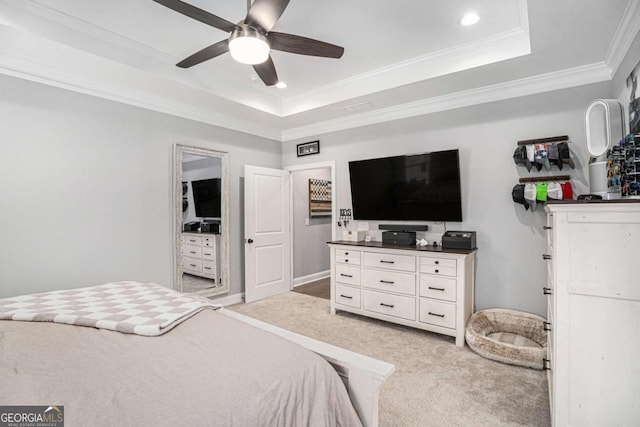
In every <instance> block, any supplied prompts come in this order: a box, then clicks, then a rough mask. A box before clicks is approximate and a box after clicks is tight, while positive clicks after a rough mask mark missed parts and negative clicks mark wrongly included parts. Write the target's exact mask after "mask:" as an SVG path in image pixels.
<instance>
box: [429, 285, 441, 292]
mask: <svg viewBox="0 0 640 427" xmlns="http://www.w3.org/2000/svg"><path fill="white" fill-rule="evenodd" d="M429 289H431V290H433V291H442V292H444V288H434V287H433V286H429Z"/></svg>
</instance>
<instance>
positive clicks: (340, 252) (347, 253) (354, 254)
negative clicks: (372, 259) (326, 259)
mask: <svg viewBox="0 0 640 427" xmlns="http://www.w3.org/2000/svg"><path fill="white" fill-rule="evenodd" d="M360 255H361V252H360V251H353V250H351V249H336V257H351V258H358V259H360Z"/></svg>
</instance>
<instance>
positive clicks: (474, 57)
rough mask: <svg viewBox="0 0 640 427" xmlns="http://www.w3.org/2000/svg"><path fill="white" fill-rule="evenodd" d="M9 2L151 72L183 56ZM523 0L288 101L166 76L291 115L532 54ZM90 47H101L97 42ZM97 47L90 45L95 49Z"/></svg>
mask: <svg viewBox="0 0 640 427" xmlns="http://www.w3.org/2000/svg"><path fill="white" fill-rule="evenodd" d="M4 1H5V3H6V4H8V5H9V6H10V7H12V8H14V9H15V10H19V11H22V12H23V13H27V14H29V15H32V16H36V17H39V18H40V19H43V20H44V21H46V22H49V23H53V24H55V25H59V26H61V27H63V28H66V29H67V30H71V31H73V32H75V33H77V34H80V35H83V36H85V37H86V38H89V39H93V40H98V41H100V42H102V43H106V44H107V45H111V46H116V47H118V48H119V49H121V50H123V51H125V52H128V53H129V55H130V58H128V61H131V62H132V63H138V65H139V66H140V67H142V68H141V69H144V70H145V71H148V72H154V73H155V72H157V64H159V63H161V64H163V65H164V66H169V65H171V66H173V65H174V64H175V63H176V62H177V61H178V60H179V58H175V57H173V56H172V55H169V54H167V53H165V52H162V51H160V50H158V49H155V48H153V47H151V46H147V45H145V44H143V43H140V42H137V41H135V40H132V39H129V38H127V37H125V36H122V35H120V34H117V33H114V32H112V31H109V30H107V29H105V28H102V27H100V26H97V25H95V24H93V23H90V22H87V21H85V20H82V19H79V18H77V17H75V16H71V15H68V14H66V13H64V12H61V11H59V10H57V9H55V8H52V7H50V6H49V5H47V4H46V3H45V2H43V0H4ZM517 1H518V7H519V22H518V26H517V27H515V28H514V29H512V30H509V31H505V32H503V33H499V34H494V35H492V36H490V37H486V38H484V39H482V40H475V41H472V42H470V43H466V44H461V45H456V46H452V47H450V48H446V49H442V50H440V51H437V52H432V53H430V54H427V55H423V56H420V57H417V58H412V59H410V60H407V61H403V62H400V63H396V64H392V65H390V66H388V67H382V68H380V69H377V70H373V71H371V72H367V73H363V74H360V75H358V76H354V77H351V78H348V79H344V80H342V81H339V82H336V83H332V84H330V85H326V86H323V87H320V88H316V89H314V90H311V91H307V92H305V93H303V94H300V95H297V96H292V97H288V98H284V99H282V100H281V99H280V98H278V97H275V96H273V95H272V94H270V93H269V92H268V91H265V90H261V88H257V87H254V88H249V89H246V88H244V87H243V86H242V85H241V84H238V83H237V82H235V81H233V80H230V79H223V78H219V79H217V80H218V81H217V82H216V84H215V85H214V84H212V80H211V79H210V76H209V75H207V74H206V73H204V72H201V71H199V70H190V72H189V75H188V76H185V74H184V73H179V72H175V70H170V71H168V72H167V76H166V77H170V78H172V79H174V80H176V81H179V82H180V83H181V84H184V85H187V86H191V87H192V88H194V89H197V90H201V91H206V92H209V93H211V94H212V95H215V96H219V97H223V98H226V99H229V100H231V101H234V102H237V103H240V104H243V105H245V106H248V107H251V108H254V109H256V110H259V111H262V112H265V113H268V114H271V115H274V116H276V117H287V116H291V115H295V114H298V113H302V112H305V111H309V110H312V109H315V108H320V107H324V106H326V105H330V104H333V103H336V102H340V101H345V100H348V99H351V98H355V97H359V96H364V95H368V94H371V93H375V92H379V91H383V90H387V89H392V88H394V87H397V86H402V85H406V84H411V83H415V82H418V81H422V80H425V79H429V78H433V77H438V76H442V75H445V74H449V73H454V72H457V71H462V70H466V69H469V68H474V67H478V66H482V65H487V64H490V63H493V62H498V61H502V60H506V59H511V58H514V57H517V56H521V55H527V54H529V53H531V48H530V41H529V21H528V15H527V0H517ZM90 47H93V48H95V47H96V46H93V45H92V46H90ZM94 51H95V50H93V49H90V50H89V53H91V52H94ZM142 58H147V59H148V60H151V61H152V62H154V63H155V64H152V66H151V67H143V66H142V65H141V64H140V63H141V62H143V61H142ZM167 68H170V67H167ZM222 80H224V82H223V81H222ZM255 91H259V92H260V97H259V98H260V100H259V101H256V96H255V95H256V94H255Z"/></svg>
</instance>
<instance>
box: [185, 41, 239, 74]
mask: <svg viewBox="0 0 640 427" xmlns="http://www.w3.org/2000/svg"><path fill="white" fill-rule="evenodd" d="M227 52H229V40H227V39H224V40H222V41H219V42H218V43H214V44H212V45H211V46H209V47H205V48H204V49H202V50H201V51H198V52H196V53H194V54H193V55H191V56H190V57H188V58H186V59H183V60H182V61H180V62H178V63H177V64H176V65H177V66H178V67H180V68H189V67H193V66H194V65H198V64H199V63H201V62H204V61H206V60H209V59H211V58H215V57H216V56H220V55H222V54H223V53H227Z"/></svg>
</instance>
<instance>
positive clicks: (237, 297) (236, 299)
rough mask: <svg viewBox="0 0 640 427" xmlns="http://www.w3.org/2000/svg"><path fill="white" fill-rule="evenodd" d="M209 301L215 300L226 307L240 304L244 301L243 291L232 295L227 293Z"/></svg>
mask: <svg viewBox="0 0 640 427" xmlns="http://www.w3.org/2000/svg"><path fill="white" fill-rule="evenodd" d="M211 301H213V302H216V303H218V304H220V305H222V306H223V307H228V306H230V305H234V304H240V303H243V302H244V292H239V293H237V294H233V295H227V296H224V297H221V298H211Z"/></svg>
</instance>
